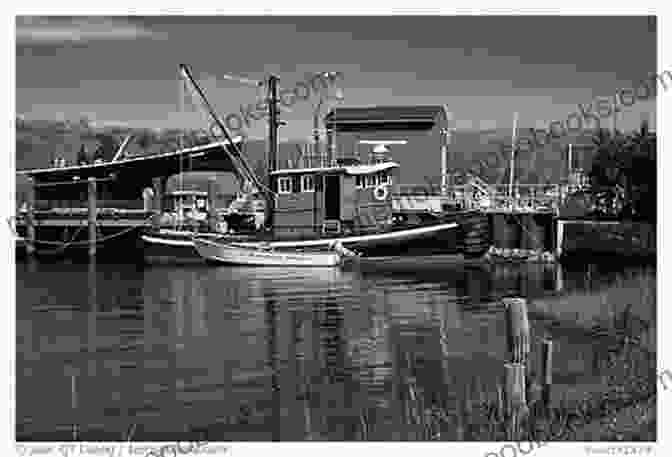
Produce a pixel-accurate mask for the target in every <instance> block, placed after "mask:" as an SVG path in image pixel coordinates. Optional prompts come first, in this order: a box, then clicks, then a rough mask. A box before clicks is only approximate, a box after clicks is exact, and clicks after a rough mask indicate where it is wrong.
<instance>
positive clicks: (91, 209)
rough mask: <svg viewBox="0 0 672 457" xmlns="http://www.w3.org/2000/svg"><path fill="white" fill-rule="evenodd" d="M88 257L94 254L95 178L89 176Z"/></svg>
mask: <svg viewBox="0 0 672 457" xmlns="http://www.w3.org/2000/svg"><path fill="white" fill-rule="evenodd" d="M88 181H89V257H91V258H93V257H95V256H96V215H97V212H98V211H97V207H96V206H97V200H96V178H94V177H89V179H88Z"/></svg>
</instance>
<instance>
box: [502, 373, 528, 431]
mask: <svg viewBox="0 0 672 457" xmlns="http://www.w3.org/2000/svg"><path fill="white" fill-rule="evenodd" d="M504 372H505V383H504V389H505V416H506V420H507V439H509V440H511V441H517V440H519V439H520V435H521V429H522V428H521V422H522V419H523V418H524V417H525V415H526V414H527V401H526V399H525V365H524V364H522V363H507V364H505V365H504Z"/></svg>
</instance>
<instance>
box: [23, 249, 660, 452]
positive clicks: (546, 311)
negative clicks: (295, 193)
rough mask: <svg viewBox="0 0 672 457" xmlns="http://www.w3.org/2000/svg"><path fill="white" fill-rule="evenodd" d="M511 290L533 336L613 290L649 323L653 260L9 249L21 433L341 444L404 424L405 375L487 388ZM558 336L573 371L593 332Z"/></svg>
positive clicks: (603, 309) (445, 391) (608, 306)
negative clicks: (357, 261) (552, 261)
mask: <svg viewBox="0 0 672 457" xmlns="http://www.w3.org/2000/svg"><path fill="white" fill-rule="evenodd" d="M509 294H514V295H520V296H525V297H528V298H529V299H530V301H531V303H532V305H531V309H532V310H536V311H538V312H539V313H536V314H531V315H532V316H533V317H532V330H533V336H535V337H540V336H541V335H542V334H543V333H544V332H546V331H547V329H548V328H550V327H549V325H548V324H549V322H552V321H554V320H558V321H564V322H567V321H569V322H574V323H576V324H577V325H578V326H584V327H585V326H588V327H589V326H590V325H592V324H593V323H594V322H596V321H600V320H607V319H609V318H611V317H612V316H613V314H614V312H617V311H618V309H619V307H622V306H624V305H625V304H626V302H628V303H632V304H633V305H634V309H635V312H636V314H637V315H638V316H640V317H641V319H642V320H644V321H646V322H654V323H655V299H652V298H651V297H655V270H653V269H652V268H651V267H626V266H619V265H617V264H614V263H613V262H612V263H611V264H610V266H609V268H606V267H605V266H604V265H602V266H600V265H584V266H575V267H571V268H570V267H556V266H541V265H533V266H529V265H528V266H526V265H523V266H488V267H485V266H472V267H467V266H464V265H459V264H452V263H450V262H447V263H445V264H443V263H441V261H440V260H435V259H433V260H430V261H426V260H421V259H419V260H418V261H417V262H414V261H409V262H407V263H406V264H403V265H399V264H393V265H389V266H386V265H385V263H384V262H381V264H379V265H373V266H369V267H363V266H361V267H356V266H355V267H350V268H346V269H344V270H338V269H312V270H311V269H287V268H284V269H275V268H240V267H226V266H222V267H213V266H190V267H183V266H180V267H167V266H162V267H150V266H136V265H130V264H128V265H126V264H97V265H96V264H78V263H69V262H60V263H34V262H20V263H18V264H17V266H16V299H17V303H16V317H17V327H16V334H17V341H16V342H17V347H16V349H17V353H16V357H17V358H16V377H17V381H16V396H17V397H16V398H17V400H16V406H17V415H16V424H17V425H16V427H17V428H16V433H17V439H19V440H49V441H63V440H70V439H76V440H87V441H88V440H114V441H117V440H122V439H127V438H130V439H133V440H153V441H170V440H173V439H177V438H178V437H181V438H183V439H190V438H192V439H198V438H202V436H205V435H203V434H204V433H206V432H207V436H208V439H216V440H218V441H229V440H232V441H238V440H260V441H267V440H288V441H300V440H305V439H329V440H355V439H358V438H359V436H360V435H358V433H359V432H358V431H357V430H358V427H359V426H360V425H361V414H360V412H361V411H362V410H363V409H366V410H367V411H372V413H371V414H370V415H369V416H367V417H375V418H376V419H375V420H376V421H379V422H381V423H383V422H384V423H387V424H391V426H390V428H389V429H390V430H396V429H397V428H398V429H401V428H402V426H401V425H400V421H401V417H403V415H404V412H403V409H404V404H403V401H402V400H401V398H402V397H403V392H404V389H405V385H406V384H407V382H409V379H410V378H412V379H413V380H414V382H415V383H416V385H417V387H418V389H419V391H420V392H422V394H421V395H422V396H423V399H424V401H425V404H428V405H429V404H441V405H442V406H443V407H444V408H446V409H451V408H453V407H457V406H456V405H457V404H458V402H459V399H460V398H462V397H464V396H469V395H470V393H473V392H474V390H479V391H492V390H493V389H494V388H495V385H496V383H497V380H498V377H499V376H501V372H502V363H503V361H504V359H505V357H506V354H505V343H504V341H505V337H504V318H503V313H502V308H501V306H499V305H498V302H497V299H498V298H499V297H501V296H504V295H509ZM647 294H652V295H649V296H648V299H645V298H643V297H644V296H646V295H647ZM542 311H543V316H544V318H543V319H541V318H540V317H538V316H541V314H540V313H541V312H542ZM535 316H537V317H535ZM557 332H560V333H559V334H556V335H554V336H553V337H554V338H556V339H557V340H558V341H560V344H558V345H557V348H558V349H556V351H557V353H556V354H555V355H554V356H555V358H554V362H555V367H556V368H555V369H556V370H557V371H558V376H559V379H560V380H561V382H565V383H568V384H572V383H579V382H583V377H585V376H588V374H587V373H588V372H590V371H591V368H590V367H591V366H593V365H594V364H593V361H592V360H591V354H593V353H595V351H594V350H593V349H594V348H593V342H592V341H591V340H590V338H577V337H576V334H575V333H572V334H571V335H570V334H569V333H568V334H567V335H563V334H562V332H561V331H559V330H556V333H557ZM570 333H571V332H570ZM654 341H655V340H654ZM395 424H396V425H397V426H398V427H397V428H395ZM387 438H389V439H401V438H400V436H399V435H395V432H390V436H389V437H385V436H383V437H382V439H387Z"/></svg>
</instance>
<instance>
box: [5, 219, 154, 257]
mask: <svg viewBox="0 0 672 457" xmlns="http://www.w3.org/2000/svg"><path fill="white" fill-rule="evenodd" d="M153 217H154V216H153V215H152V216H149V217H148V218H147V219H145V220H143V221H142V222H140V223H138V224H134V225H132V226H131V227H128V228H125V229H124V230H121V231H119V232H117V233H113V234H112V235H108V236H105V237H102V238H100V239H96V242H95V244H96V245H98V244H102V243H105V242H107V241H109V240H111V239H113V238H118V237H120V236H122V235H125V234H127V233H129V232H131V231H132V230H135V229H137V228H138V227H144V226H146V224H147V222H149V221H151V219H152V218H153ZM13 219H15V217H10V218H8V220H7V223H8V224H9V229H10V231H11V232H12V234H13V235H14V236H15V237H16V239H23V240H24V241H26V242H29V241H28V240H26V238H25V237H22V236H20V235H19V234H18V232H17V231H16V227H15V226H14V225H12V220H13ZM85 227H88V224H82V225H80V226H79V227H78V229H77V230H76V231H75V233H74V234H73V235H72V236H71V237H70V239H69V240H67V241H49V240H39V239H35V240H34V241H32V243H34V244H44V245H48V246H58V247H57V248H56V249H53V250H49V251H46V250H43V251H41V253H45V252H49V253H55V252H59V251H63V250H65V249H66V248H67V247H69V246H89V245H90V244H91V243H90V242H89V241H74V240H75V238H76V237H77V235H79V232H81V231H82V229H84V228H85ZM96 229H97V230H99V226H98V225H96ZM97 233H101V234H102V232H99V231H98V232H97Z"/></svg>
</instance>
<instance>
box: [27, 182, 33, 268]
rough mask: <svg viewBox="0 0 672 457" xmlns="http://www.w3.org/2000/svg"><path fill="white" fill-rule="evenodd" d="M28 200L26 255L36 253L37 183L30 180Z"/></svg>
mask: <svg viewBox="0 0 672 457" xmlns="http://www.w3.org/2000/svg"><path fill="white" fill-rule="evenodd" d="M26 197H27V199H26V254H28V255H29V256H31V255H33V254H34V253H35V182H34V181H33V180H32V179H30V186H28V194H27V196H26Z"/></svg>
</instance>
